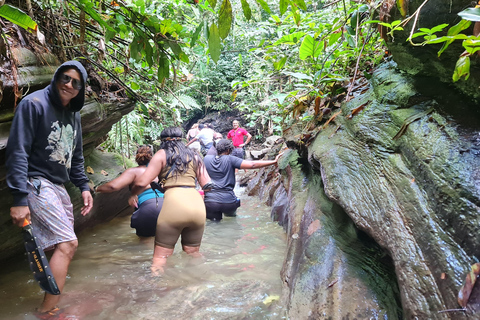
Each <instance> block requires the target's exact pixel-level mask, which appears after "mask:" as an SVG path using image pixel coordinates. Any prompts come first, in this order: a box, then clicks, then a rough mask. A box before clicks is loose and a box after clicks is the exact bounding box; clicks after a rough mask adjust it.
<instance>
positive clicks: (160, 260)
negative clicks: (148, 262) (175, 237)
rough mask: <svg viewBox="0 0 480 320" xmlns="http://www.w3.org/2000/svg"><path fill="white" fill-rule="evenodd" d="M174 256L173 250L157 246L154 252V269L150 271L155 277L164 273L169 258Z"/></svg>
mask: <svg viewBox="0 0 480 320" xmlns="http://www.w3.org/2000/svg"><path fill="white" fill-rule="evenodd" d="M172 254H173V249H170V248H165V247H162V246H159V245H155V249H154V250H153V260H152V267H151V268H150V270H151V271H152V274H153V275H154V276H158V275H160V274H162V273H163V272H164V268H163V267H164V266H165V265H166V264H167V258H168V257H169V256H171V255H172Z"/></svg>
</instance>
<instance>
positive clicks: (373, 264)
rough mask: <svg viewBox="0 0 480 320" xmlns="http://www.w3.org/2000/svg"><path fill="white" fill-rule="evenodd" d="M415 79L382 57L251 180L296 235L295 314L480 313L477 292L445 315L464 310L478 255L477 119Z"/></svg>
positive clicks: (289, 272) (291, 288) (289, 284)
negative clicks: (345, 98)
mask: <svg viewBox="0 0 480 320" xmlns="http://www.w3.org/2000/svg"><path fill="white" fill-rule="evenodd" d="M429 81H430V82H432V81H435V80H434V79H430V80H429ZM417 82H418V79H417V80H414V79H413V78H412V77H411V76H408V75H406V74H404V73H402V72H401V71H400V70H399V69H398V68H397V66H396V64H395V63H394V62H391V63H387V64H384V65H383V66H382V67H380V68H379V69H377V70H376V71H375V72H374V75H373V78H372V79H371V81H370V82H369V83H368V84H366V88H368V90H365V91H364V93H363V94H360V95H358V96H356V97H355V98H353V99H352V100H351V101H350V102H348V103H345V104H343V105H342V107H341V114H339V115H338V116H337V117H336V118H335V120H333V121H332V123H330V124H329V125H328V126H327V127H325V128H324V129H323V130H321V131H320V132H319V133H318V135H317V136H316V138H315V139H314V140H313V142H311V144H310V145H308V146H306V145H305V144H303V143H299V142H298V139H295V138H294V137H295V136H297V137H298V134H299V133H300V130H301V127H300V126H299V127H298V128H299V130H298V131H297V132H292V134H291V135H289V136H287V137H285V138H286V139H287V145H289V146H290V147H291V148H292V149H291V151H290V154H289V155H288V156H287V157H285V159H284V160H283V162H282V163H281V164H280V169H281V170H280V171H281V173H282V175H281V176H277V177H275V175H274V174H273V172H268V171H263V174H260V175H258V176H256V177H254V178H253V179H251V181H250V182H249V184H248V191H249V193H250V194H259V195H260V196H261V197H262V198H263V199H264V200H265V202H266V203H267V204H271V205H272V218H274V219H275V220H278V221H279V222H280V223H281V224H282V225H283V226H284V228H285V230H286V232H287V233H288V239H289V249H288V253H287V256H286V259H285V265H284V271H283V274H282V279H283V280H284V282H285V287H286V290H287V292H288V295H287V301H286V302H285V303H286V304H287V305H288V308H289V314H290V316H291V317H292V319H307V318H311V319H318V318H320V317H319V316H332V318H333V319H348V318H356V319H383V318H384V316H385V315H386V316H387V318H388V319H402V318H404V319H467V318H472V319H475V318H478V317H476V316H477V315H476V314H475V312H476V311H477V310H478V309H479V302H478V301H476V300H475V299H472V300H471V301H470V302H469V305H468V308H467V309H468V312H467V313H464V312H458V311H457V312H442V311H444V310H447V309H457V308H460V306H459V305H458V302H457V295H458V292H459V290H460V288H461V286H462V285H463V283H464V281H465V276H466V274H467V273H468V272H469V271H470V266H471V265H472V264H474V263H475V262H478V258H479V256H478V253H479V246H480V232H479V231H480V230H479V228H480V210H479V205H480V189H479V187H478V186H479V185H480V180H479V179H480V171H479V170H480V169H479V165H480V158H479V156H478V155H479V154H480V131H479V128H480V126H479V123H478V121H479V120H480V116H479V113H478V111H477V110H476V108H475V107H476V106H475V105H474V104H472V103H470V104H469V103H468V101H464V100H457V104H458V105H459V106H460V105H461V106H462V110H464V112H465V113H464V114H462V113H459V112H458V110H457V111H455V112H452V113H449V112H448V111H449V110H452V109H456V107H457V105H452V104H448V105H445V104H444V101H442V99H438V100H436V99H435V98H434V97H431V96H428V95H425V94H423V93H421V92H419V91H418V90H417V89H416V88H415V84H416V83H417ZM429 85H434V83H430V84H429ZM437 85H438V86H439V88H443V86H442V85H441V84H440V83H439V82H437ZM443 94H447V92H444V93H442V94H439V95H438V97H437V98H441V96H443ZM450 94H453V93H452V91H450ZM449 101H450V100H449ZM360 105H364V106H365V107H364V109H363V110H362V111H361V112H359V113H358V114H355V115H354V116H353V117H352V116H351V111H352V110H353V109H355V108H356V107H358V106H360ZM467 110H468V111H467ZM399 132H400V133H403V134H399ZM468 316H469V317H468Z"/></svg>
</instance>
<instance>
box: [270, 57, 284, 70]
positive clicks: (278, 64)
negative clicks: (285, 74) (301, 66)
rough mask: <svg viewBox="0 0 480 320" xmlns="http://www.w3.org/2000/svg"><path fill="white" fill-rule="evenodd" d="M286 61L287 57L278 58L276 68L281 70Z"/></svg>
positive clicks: (274, 65)
mask: <svg viewBox="0 0 480 320" xmlns="http://www.w3.org/2000/svg"><path fill="white" fill-rule="evenodd" d="M286 62H287V57H283V58H282V59H280V60H278V61H277V62H274V63H273V67H274V68H275V70H280V69H282V68H283V66H284V65H285V63H286Z"/></svg>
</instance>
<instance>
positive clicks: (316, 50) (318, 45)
mask: <svg viewBox="0 0 480 320" xmlns="http://www.w3.org/2000/svg"><path fill="white" fill-rule="evenodd" d="M322 46H323V41H315V39H313V37H312V36H311V35H306V36H305V38H303V41H302V45H301V46H300V51H299V55H300V59H301V60H305V59H307V58H308V57H312V58H316V57H318V56H319V55H320V53H321V52H322V49H323V48H322Z"/></svg>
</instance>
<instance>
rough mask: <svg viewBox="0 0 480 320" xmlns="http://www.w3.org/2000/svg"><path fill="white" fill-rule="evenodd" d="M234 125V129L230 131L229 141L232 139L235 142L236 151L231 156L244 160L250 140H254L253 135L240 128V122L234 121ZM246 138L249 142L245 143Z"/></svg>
mask: <svg viewBox="0 0 480 320" xmlns="http://www.w3.org/2000/svg"><path fill="white" fill-rule="evenodd" d="M232 125H233V129H232V130H230V131H229V132H228V135H227V139H230V140H232V142H233V147H234V149H233V151H232V153H231V155H232V156H235V157H238V158H241V159H244V158H245V151H244V147H245V145H246V144H248V143H249V142H250V140H251V139H252V135H251V134H250V133H248V132H247V130H245V129H243V128H240V123H239V122H238V120H234V121H233V123H232ZM244 137H247V140H245V141H244Z"/></svg>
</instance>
